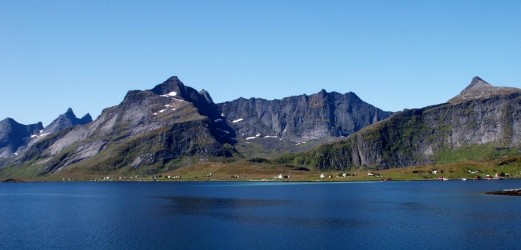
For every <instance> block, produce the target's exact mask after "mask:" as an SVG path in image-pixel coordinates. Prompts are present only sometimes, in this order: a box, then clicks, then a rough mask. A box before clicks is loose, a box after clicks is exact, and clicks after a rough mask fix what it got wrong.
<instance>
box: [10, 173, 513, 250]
mask: <svg viewBox="0 0 521 250" xmlns="http://www.w3.org/2000/svg"><path fill="white" fill-rule="evenodd" d="M518 187H521V181H520V180H506V181H466V182H462V181H448V182H447V181H446V182H384V183H236V182H217V183H204V182H192V183H189V182H186V183H173V182H168V183H163V182H161V183H158V182H155V183H152V182H149V183H142V182H106V183H89V182H84V183H82V182H72V183H2V184H0V249H337V248H341V249H350V248H364V249H367V248H383V249H396V248H432V249H438V248H450V249H470V248H471V249H486V248H493V249H514V248H520V247H521V244H520V243H519V239H521V230H519V227H520V225H521V212H520V208H521V197H510V196H493V195H486V194H484V192H486V191H495V190H501V189H507V188H518Z"/></svg>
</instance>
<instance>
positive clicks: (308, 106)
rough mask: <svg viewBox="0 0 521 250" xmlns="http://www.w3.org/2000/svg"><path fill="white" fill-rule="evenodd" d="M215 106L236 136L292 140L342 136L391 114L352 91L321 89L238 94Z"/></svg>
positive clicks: (301, 140) (303, 140) (302, 140)
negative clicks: (274, 95) (277, 95)
mask: <svg viewBox="0 0 521 250" xmlns="http://www.w3.org/2000/svg"><path fill="white" fill-rule="evenodd" d="M218 106H219V109H220V110H221V112H222V114H223V116H224V117H225V118H226V119H227V121H228V123H229V124H230V125H231V127H232V128H234V129H235V131H236V133H237V135H238V138H239V139H242V140H244V139H247V138H256V137H265V136H269V137H277V138H281V139H286V140H289V141H291V142H294V143H301V142H307V141H310V140H321V139H324V138H327V137H345V136H348V135H350V134H352V133H353V132H356V131H358V130H360V129H361V128H363V127H365V126H367V125H370V124H373V123H375V122H377V121H380V120H383V119H385V118H387V117H389V116H390V115H391V112H385V111H382V110H380V109H378V108H376V107H374V106H372V105H370V104H367V103H365V102H364V101H362V100H361V99H360V98H359V97H358V96H356V95H355V94H354V93H347V94H339V93H337V92H331V93H328V92H326V91H325V90H322V91H320V92H319V93H317V94H313V95H310V96H308V95H301V96H293V97H287V98H284V99H282V100H271V101H269V100H265V99H258V98H251V99H244V98H240V99H237V100H235V101H231V102H225V103H220V104H218Z"/></svg>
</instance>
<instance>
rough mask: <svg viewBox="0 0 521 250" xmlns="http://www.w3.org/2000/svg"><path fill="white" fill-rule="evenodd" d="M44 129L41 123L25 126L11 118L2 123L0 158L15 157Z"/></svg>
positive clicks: (0, 125)
mask: <svg viewBox="0 0 521 250" xmlns="http://www.w3.org/2000/svg"><path fill="white" fill-rule="evenodd" d="M42 129H43V126H42V123H41V122H39V123H36V124H30V125H23V124H20V123H18V122H16V121H15V120H13V119H11V118H7V119H4V120H2V121H0V158H10V157H15V156H16V155H17V154H18V153H16V152H17V151H18V149H19V148H20V147H23V146H25V145H26V144H27V142H28V141H29V139H31V136H36V135H38V134H39V133H40V132H41V130H42ZM15 153H16V154H15Z"/></svg>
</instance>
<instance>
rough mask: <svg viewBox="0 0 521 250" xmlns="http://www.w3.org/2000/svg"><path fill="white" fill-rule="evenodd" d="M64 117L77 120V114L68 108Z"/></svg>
mask: <svg viewBox="0 0 521 250" xmlns="http://www.w3.org/2000/svg"><path fill="white" fill-rule="evenodd" d="M63 116H65V117H67V118H77V117H76V114H74V111H72V108H68V109H67V111H65V113H64V114H63Z"/></svg>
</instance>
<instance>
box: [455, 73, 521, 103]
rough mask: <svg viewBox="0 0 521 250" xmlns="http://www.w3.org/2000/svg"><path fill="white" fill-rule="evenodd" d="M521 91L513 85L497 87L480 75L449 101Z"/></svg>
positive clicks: (459, 101)
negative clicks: (512, 86)
mask: <svg viewBox="0 0 521 250" xmlns="http://www.w3.org/2000/svg"><path fill="white" fill-rule="evenodd" d="M517 92H521V89H518V88H511V87H495V86H492V85H491V84H490V83H488V82H486V81H485V80H483V79H481V78H480V77H479V76H476V77H474V78H472V81H471V82H470V84H469V86H467V87H466V88H465V89H464V90H463V91H461V93H460V94H459V95H457V96H455V97H454V98H452V99H450V100H449V103H451V104H456V103H461V102H466V101H471V100H478V99H486V98H491V97H494V96H501V95H509V94H512V93H517Z"/></svg>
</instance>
